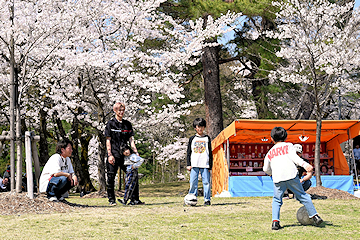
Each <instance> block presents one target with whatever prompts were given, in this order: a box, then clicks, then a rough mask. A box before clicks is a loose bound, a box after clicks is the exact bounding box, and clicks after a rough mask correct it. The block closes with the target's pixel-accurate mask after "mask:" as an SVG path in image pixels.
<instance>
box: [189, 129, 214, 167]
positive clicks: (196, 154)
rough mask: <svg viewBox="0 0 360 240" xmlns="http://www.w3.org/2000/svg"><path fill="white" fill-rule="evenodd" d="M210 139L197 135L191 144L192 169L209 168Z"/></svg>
mask: <svg viewBox="0 0 360 240" xmlns="http://www.w3.org/2000/svg"><path fill="white" fill-rule="evenodd" d="M208 145H209V137H208V136H203V137H200V136H198V135H195V137H194V139H193V140H192V142H191V157H190V159H191V167H198V168H209V166H210V165H209V154H210V153H209V148H208Z"/></svg>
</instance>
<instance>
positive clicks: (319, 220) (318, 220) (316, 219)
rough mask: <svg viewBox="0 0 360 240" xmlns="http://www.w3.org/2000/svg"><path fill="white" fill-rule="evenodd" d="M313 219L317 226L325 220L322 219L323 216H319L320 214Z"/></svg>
mask: <svg viewBox="0 0 360 240" xmlns="http://www.w3.org/2000/svg"><path fill="white" fill-rule="evenodd" d="M313 220H314V222H315V225H316V226H319V225H320V224H322V223H323V222H324V221H323V220H322V219H321V217H319V215H315V216H313Z"/></svg>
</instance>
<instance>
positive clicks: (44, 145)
mask: <svg viewBox="0 0 360 240" xmlns="http://www.w3.org/2000/svg"><path fill="white" fill-rule="evenodd" d="M46 120H47V112H45V111H44V110H43V109H40V129H39V134H40V142H39V153H40V154H39V155H40V157H39V162H40V165H41V166H44V165H45V164H46V162H47V160H48V159H49V157H50V156H49V146H48V142H47V137H48V132H47V129H46V127H47V122H46Z"/></svg>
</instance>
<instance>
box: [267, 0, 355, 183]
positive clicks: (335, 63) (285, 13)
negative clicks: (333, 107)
mask: <svg viewBox="0 0 360 240" xmlns="http://www.w3.org/2000/svg"><path fill="white" fill-rule="evenodd" d="M274 5H275V6H277V7H279V9H280V11H279V12H278V13H277V23H278V28H277V30H276V31H274V32H268V36H271V37H274V38H278V39H281V40H283V41H282V43H283V44H282V45H281V49H280V50H279V51H278V52H277V56H278V57H281V58H284V59H286V60H287V63H286V64H284V65H282V66H279V68H277V70H276V71H274V72H273V73H272V75H271V77H272V79H280V80H281V81H284V82H291V83H295V84H300V85H303V86H304V88H309V87H310V88H311V89H312V95H313V97H314V101H315V110H314V111H315V116H316V122H317V132H316V144H315V172H316V182H317V186H320V185H321V179H320V133H321V121H322V118H323V113H324V108H325V106H326V104H325V103H326V102H327V101H328V100H329V97H330V96H331V95H332V94H333V93H334V91H335V90H340V91H341V92H342V94H345V93H350V92H356V91H359V86H360V85H359V80H357V78H354V76H355V74H356V73H357V71H358V69H359V60H360V59H359V57H360V55H359V52H358V49H359V40H358V36H359V33H360V25H359V24H360V15H359V12H358V11H357V10H354V11H352V9H353V3H348V4H345V5H338V4H336V3H331V2H329V1H327V0H310V1H303V0H290V1H288V2H286V3H284V2H281V3H280V2H274Z"/></svg>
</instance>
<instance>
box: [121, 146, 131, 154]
mask: <svg viewBox="0 0 360 240" xmlns="http://www.w3.org/2000/svg"><path fill="white" fill-rule="evenodd" d="M127 149H129V150H130V154H133V153H134V152H133V150H132V149H131V147H130V146H129V145H124V146H122V147H121V154H124V151H125V150H127Z"/></svg>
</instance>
